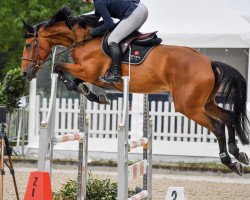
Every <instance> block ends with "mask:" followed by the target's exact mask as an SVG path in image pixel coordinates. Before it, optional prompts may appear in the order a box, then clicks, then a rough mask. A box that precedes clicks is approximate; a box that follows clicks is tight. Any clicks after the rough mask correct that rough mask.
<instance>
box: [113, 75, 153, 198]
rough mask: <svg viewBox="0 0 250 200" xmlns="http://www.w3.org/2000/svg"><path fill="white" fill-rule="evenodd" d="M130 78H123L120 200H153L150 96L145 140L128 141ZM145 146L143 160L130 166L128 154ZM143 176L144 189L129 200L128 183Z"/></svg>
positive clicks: (144, 120) (119, 151)
mask: <svg viewBox="0 0 250 200" xmlns="http://www.w3.org/2000/svg"><path fill="white" fill-rule="evenodd" d="M129 80H130V77H129V76H125V77H123V83H124V88H123V113H122V121H121V123H120V125H119V127H118V136H117V138H118V200H140V199H147V200H152V120H150V119H149V108H148V95H144V111H143V138H142V139H140V140H138V141H132V142H131V141H130V142H129V141H128V131H129V130H128V129H129ZM140 146H143V160H142V161H140V162H137V163H135V164H133V165H131V166H128V152H129V150H131V149H133V148H137V147H140ZM141 174H143V189H142V191H141V192H139V193H138V194H136V195H134V196H133V197H131V198H129V199H128V182H129V181H132V180H135V179H137V178H139V177H140V176H141Z"/></svg>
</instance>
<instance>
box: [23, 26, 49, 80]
mask: <svg viewBox="0 0 250 200" xmlns="http://www.w3.org/2000/svg"><path fill="white" fill-rule="evenodd" d="M42 25H43V23H41V24H38V25H36V26H31V25H29V24H27V23H26V22H24V27H25V30H26V33H25V38H26V40H25V46H24V50H23V57H22V64H21V66H22V73H23V76H24V77H25V78H26V79H28V80H32V79H33V78H35V77H36V74H37V72H38V71H39V69H41V68H42V67H43V64H44V62H45V60H46V58H47V57H48V56H49V54H50V52H51V45H49V43H48V41H47V40H46V38H45V37H43V36H42V35H41V34H39V33H40V32H41V31H42V29H44V27H43V26H42Z"/></svg>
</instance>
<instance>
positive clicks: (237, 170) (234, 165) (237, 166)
mask: <svg viewBox="0 0 250 200" xmlns="http://www.w3.org/2000/svg"><path fill="white" fill-rule="evenodd" d="M229 168H230V169H231V170H232V171H233V172H234V173H236V174H238V175H239V176H242V174H243V168H242V165H241V164H240V163H238V162H235V163H232V164H231V165H230V166H229Z"/></svg>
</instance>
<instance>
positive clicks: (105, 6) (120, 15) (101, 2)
mask: <svg viewBox="0 0 250 200" xmlns="http://www.w3.org/2000/svg"><path fill="white" fill-rule="evenodd" d="M139 2H140V0H94V6H95V15H96V16H98V17H99V18H100V17H102V19H103V21H104V24H103V25H101V26H99V27H97V28H95V29H93V31H92V36H93V37H96V36H98V35H101V34H103V32H106V31H108V30H111V29H113V28H114V26H115V23H114V22H113V20H112V18H117V19H120V20H123V19H126V18H127V17H128V16H129V15H130V14H131V13H132V12H133V11H134V10H135V9H136V8H137V5H136V4H137V3H139Z"/></svg>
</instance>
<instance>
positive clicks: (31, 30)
mask: <svg viewBox="0 0 250 200" xmlns="http://www.w3.org/2000/svg"><path fill="white" fill-rule="evenodd" d="M23 26H24V28H25V30H26V31H27V32H28V33H34V32H35V29H34V27H33V26H31V25H29V24H28V23H27V22H25V21H23Z"/></svg>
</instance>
